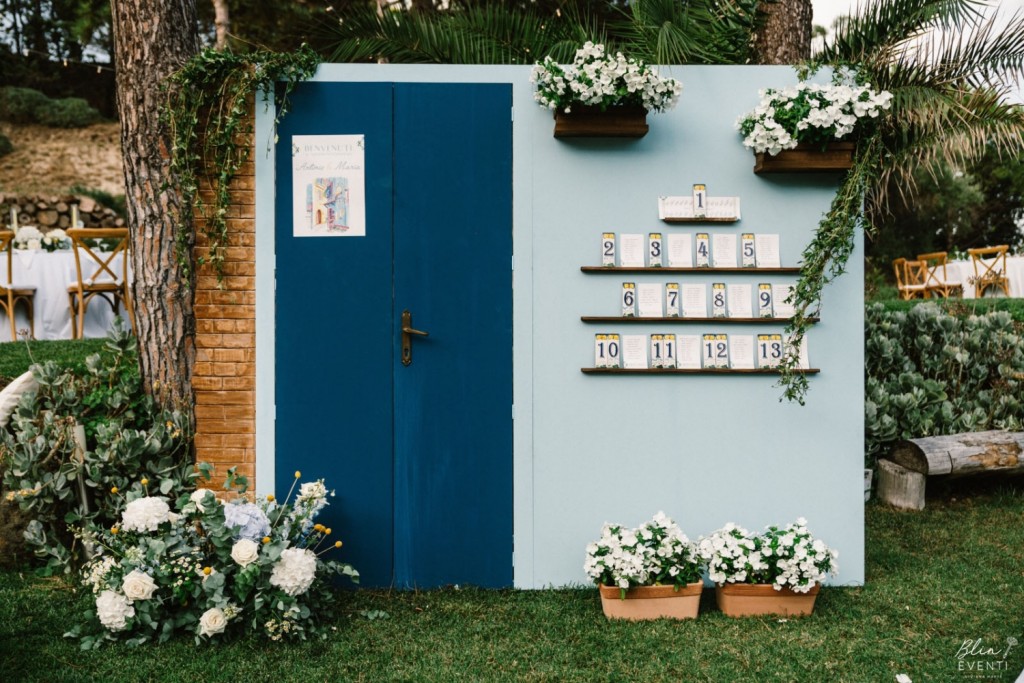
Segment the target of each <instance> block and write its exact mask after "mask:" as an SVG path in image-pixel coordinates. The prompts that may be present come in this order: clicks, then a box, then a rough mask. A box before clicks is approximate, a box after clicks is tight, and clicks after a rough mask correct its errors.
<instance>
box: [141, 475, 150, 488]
mask: <svg viewBox="0 0 1024 683" xmlns="http://www.w3.org/2000/svg"><path fill="white" fill-rule="evenodd" d="M142 485H143V486H149V479H146V478H145V477H143V478H142Z"/></svg>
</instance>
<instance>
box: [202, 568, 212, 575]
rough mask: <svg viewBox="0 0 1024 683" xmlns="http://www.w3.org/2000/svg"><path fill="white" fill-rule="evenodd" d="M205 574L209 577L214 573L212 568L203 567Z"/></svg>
mask: <svg viewBox="0 0 1024 683" xmlns="http://www.w3.org/2000/svg"><path fill="white" fill-rule="evenodd" d="M203 573H204V574H206V575H207V576H209V575H210V574H212V573H213V569H211V568H210V567H203Z"/></svg>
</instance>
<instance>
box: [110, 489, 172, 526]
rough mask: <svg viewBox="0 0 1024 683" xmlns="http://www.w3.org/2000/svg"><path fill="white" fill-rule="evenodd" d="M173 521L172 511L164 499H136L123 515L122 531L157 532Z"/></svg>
mask: <svg viewBox="0 0 1024 683" xmlns="http://www.w3.org/2000/svg"><path fill="white" fill-rule="evenodd" d="M169 521H172V517H171V509H170V507H168V505H167V502H166V501H165V500H163V499H162V498H155V497H153V496H147V497H145V498H136V499H135V500H133V501H132V502H130V503H128V505H126V506H125V509H124V512H122V513H121V530H122V531H139V532H143V531H156V530H157V528H158V527H159V526H160V525H161V524H163V523H164V522H169Z"/></svg>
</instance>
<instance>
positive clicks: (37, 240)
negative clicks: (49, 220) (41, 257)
mask: <svg viewBox="0 0 1024 683" xmlns="http://www.w3.org/2000/svg"><path fill="white" fill-rule="evenodd" d="M13 244H14V248H15V249H41V248H42V246H43V233H41V232H40V231H39V228H37V227H35V226H34V225H23V226H21V227H20V228H18V231H17V232H16V233H14V242H13Z"/></svg>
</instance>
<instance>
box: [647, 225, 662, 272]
mask: <svg viewBox="0 0 1024 683" xmlns="http://www.w3.org/2000/svg"><path fill="white" fill-rule="evenodd" d="M647 265H649V266H650V267H651V268H661V233H660V232H652V233H651V234H650V235H648V236H647Z"/></svg>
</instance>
